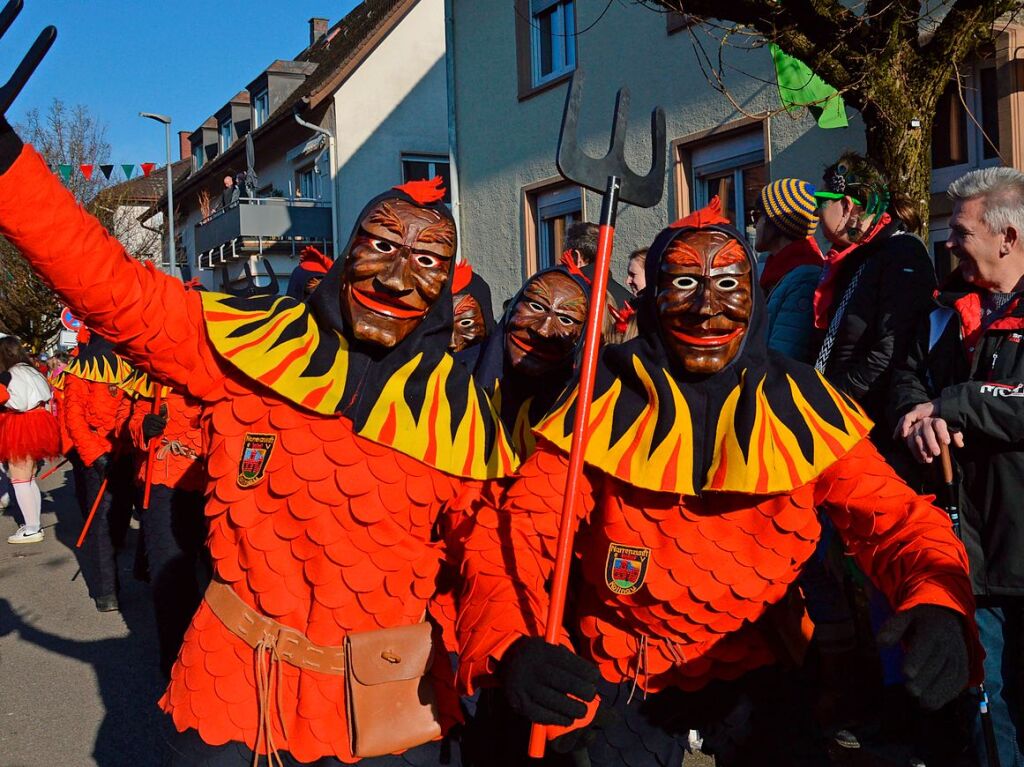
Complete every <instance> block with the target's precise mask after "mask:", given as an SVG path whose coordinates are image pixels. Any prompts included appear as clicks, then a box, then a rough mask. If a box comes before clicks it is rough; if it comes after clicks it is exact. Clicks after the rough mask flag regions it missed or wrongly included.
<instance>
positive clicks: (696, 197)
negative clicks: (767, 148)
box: [684, 128, 768, 232]
mask: <svg viewBox="0 0 1024 767" xmlns="http://www.w3.org/2000/svg"><path fill="white" fill-rule="evenodd" d="M684 151H686V152H688V153H689V166H690V169H691V175H692V177H691V179H690V189H691V193H692V204H693V209H694V210H697V209H700V208H703V207H704V206H705V205H707V204H708V203H709V202H710V201H711V198H713V197H714V196H715V195H718V197H719V199H720V200H721V201H722V215H724V216H725V217H726V218H728V219H729V221H730V222H731V223H732V224H733V226H735V227H736V228H737V229H739V230H740V231H741V232H742V231H745V229H746V227H747V223H748V218H749V216H750V211H751V210H753V208H754V204H755V203H756V201H757V198H758V195H759V194H760V193H761V189H762V187H764V185H765V184H767V183H768V167H767V166H766V165H765V161H764V134H763V132H762V130H761V129H760V128H757V129H756V130H752V131H746V132H743V133H739V134H736V135H732V136H728V137H725V138H722V139H718V140H709V141H705V142H701V143H700V144H698V145H696V146H693V147H687V148H685V150H684Z"/></svg>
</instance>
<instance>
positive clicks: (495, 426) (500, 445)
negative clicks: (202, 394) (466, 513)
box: [201, 293, 518, 479]
mask: <svg viewBox="0 0 1024 767" xmlns="http://www.w3.org/2000/svg"><path fill="white" fill-rule="evenodd" d="M201 298H202V302H203V315H204V319H205V323H206V331H207V334H208V336H209V339H210V342H211V343H212V345H213V348H214V350H215V351H216V352H217V354H218V355H220V356H221V357H222V358H223V359H224V360H225V361H227V362H228V363H230V364H231V365H232V366H233V367H235V368H237V369H238V370H239V371H241V372H242V373H244V374H245V375H246V376H247V377H249V378H251V379H253V380H255V381H258V382H259V383H261V384H263V385H264V386H267V387H268V388H270V389H271V390H273V391H274V392H275V393H277V394H278V395H280V396H281V397H284V398H285V399H287V400H288V401H290V402H293V403H294V404H296V405H299V406H300V407H303V408H306V409H308V410H312V411H314V412H317V413H320V414H322V415H334V414H335V413H336V412H337V410H338V409H339V403H340V402H341V401H342V399H343V395H344V394H345V387H346V383H347V377H348V375H349V364H348V355H347V353H346V352H347V350H348V344H347V342H346V340H345V338H344V336H342V335H341V334H340V333H337V332H336V331H324V330H322V329H321V327H320V326H319V325H318V324H317V323H316V321H315V319H314V317H313V315H312V313H311V312H309V311H308V310H307V308H306V306H305V305H303V304H296V303H295V302H294V301H293V300H291V299H289V298H287V297H284V296H282V297H280V298H278V299H277V300H276V301H274V303H273V304H272V306H271V309H270V310H269V312H268V311H267V310H266V309H265V308H260V307H258V306H253V307H242V308H239V302H238V301H237V299H235V298H234V297H232V296H228V295H224V294H218V293H203V294H202V295H201ZM228 302H231V303H230V304H229V303H228ZM286 328H287V329H288V332H287V333H284V330H285V329H286ZM324 332H332V333H333V334H334V336H336V338H334V339H331V340H332V344H330V347H331V348H332V350H333V351H332V352H331V356H330V357H329V358H327V359H326V360H324V359H323V357H324V344H323V341H324V339H323V338H322V336H321V334H322V333H324ZM315 355H318V356H319V357H320V358H321V364H320V365H318V366H317V371H318V372H315V373H311V372H310V366H309V362H310V359H311V358H312V357H314V356H315ZM422 361H423V355H422V354H417V355H414V356H413V357H412V358H411V359H410V360H409V361H408V362H407V363H406V364H404V365H403V366H401V367H400V368H399V369H398V370H397V371H396V372H395V373H394V374H392V375H391V377H390V378H389V379H388V380H387V382H386V384H385V385H384V386H383V387H382V388H381V390H380V391H379V392H371V391H364V392H362V393H361V394H360V396H376V400H375V402H374V404H373V406H372V408H371V410H370V415H369V417H368V418H367V419H366V421H365V423H363V424H354V426H355V429H356V433H357V434H359V435H360V436H361V437H364V438H365V439H368V440H370V441H372V442H376V443H377V444H381V445H387V446H388V447H392V448H394V449H396V450H398V451H400V452H402V453H404V454H405V455H408V456H411V457H413V458H416V459H417V460H420V461H422V462H423V463H426V464H427V465H430V466H433V467H435V468H437V469H440V470H441V471H444V472H446V473H449V474H453V475H455V476H460V477H467V478H473V479H493V478H496V477H504V476H508V475H509V474H511V473H513V472H514V471H515V469H516V468H517V467H518V459H517V457H516V454H515V452H514V450H513V449H512V447H511V446H510V445H509V443H508V440H507V438H506V436H505V434H504V431H503V430H502V429H501V428H500V425H499V423H498V417H497V415H496V414H495V413H494V411H493V408H491V405H490V402H489V401H488V400H487V399H486V397H482V396H479V395H478V391H477V389H476V387H475V386H474V385H473V384H472V382H471V379H468V378H467V379H466V380H467V384H466V387H467V391H466V392H464V393H463V397H464V399H463V405H462V407H460V409H459V410H458V411H454V410H453V408H452V407H451V404H450V402H449V398H448V395H447V394H446V390H447V389H448V387H449V386H450V385H451V382H452V380H453V379H452V371H453V365H454V364H455V362H454V360H453V359H452V358H451V356H449V355H445V356H443V357H442V359H441V362H440V363H439V364H438V365H437V366H436V367H435V368H434V369H433V370H430V371H429V372H427V374H426V377H427V385H426V395H425V397H424V398H423V403H422V405H421V406H413V405H412V404H410V401H409V398H408V397H407V396H406V391H407V388H406V387H407V384H409V382H410V380H411V379H412V378H413V376H414V375H415V376H422V375H423V374H424V371H422V370H420V366H421V364H422ZM455 380H457V379H455ZM488 419H490V424H491V429H490V434H491V435H495V436H493V437H488V433H489V431H488Z"/></svg>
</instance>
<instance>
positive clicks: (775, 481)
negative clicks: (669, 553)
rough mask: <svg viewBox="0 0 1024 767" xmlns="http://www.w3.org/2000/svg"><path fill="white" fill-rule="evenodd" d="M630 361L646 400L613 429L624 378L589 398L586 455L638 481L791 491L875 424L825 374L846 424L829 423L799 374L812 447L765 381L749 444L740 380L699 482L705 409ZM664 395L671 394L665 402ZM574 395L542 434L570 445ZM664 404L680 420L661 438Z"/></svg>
mask: <svg viewBox="0 0 1024 767" xmlns="http://www.w3.org/2000/svg"><path fill="white" fill-rule="evenodd" d="M632 361H633V366H634V369H635V370H636V373H637V375H638V377H639V378H640V380H641V381H642V382H643V385H644V388H645V390H646V393H647V404H646V406H645V407H644V408H643V409H642V410H641V412H640V413H639V414H638V415H637V416H636V417H635V419H634V420H633V421H632V423H631V424H629V425H628V427H627V428H626V429H625V431H621V429H619V430H613V419H614V416H615V412H616V404H617V401H618V398H619V395H620V394H621V390H622V385H621V382H620V381H619V380H617V379H616V380H615V381H613V382H612V384H611V385H610V386H609V387H608V388H607V390H605V391H604V392H603V393H602V394H600V395H599V396H598V397H597V398H596V399H595V400H594V402H593V404H592V405H591V411H590V425H589V429H588V440H587V450H586V455H585V458H584V459H585V461H586V463H587V464H589V465H591V466H593V467H595V468H597V469H599V470H601V471H603V472H604V473H606V474H610V475H611V476H614V477H616V478H618V479H621V480H622V481H624V482H628V483H629V484H631V485H634V486H637V487H642V488H646V489H648V490H654V491H658V492H669V493H677V494H680V495H695V494H697V493H698V492H704V491H720V492H735V493H756V494H773V493H785V492H791V491H792V490H794V489H795V488H797V487H800V486H801V485H804V484H806V483H807V482H810V481H811V480H812V479H814V478H815V477H817V476H818V475H819V474H820V473H821V472H822V471H824V470H825V469H826V468H827V467H828V466H830V465H831V464H832V463H834V462H835V461H836V460H838V459H839V458H841V457H842V456H843V455H845V454H846V453H847V452H849V451H850V450H851V449H852V448H853V447H854V445H856V444H857V443H858V442H860V441H861V440H862V439H863V438H864V437H865V436H867V434H868V432H869V431H870V429H871V425H872V424H871V421H870V419H869V418H868V417H867V416H866V415H864V413H863V411H861V410H860V408H859V407H857V405H855V404H854V403H853V402H852V401H851V400H849V399H848V398H847V397H845V396H844V395H842V394H841V393H840V392H838V391H836V390H835V389H833V388H832V387H831V386H829V385H828V384H827V383H826V382H825V380H824V379H823V378H821V383H822V385H823V386H824V389H825V392H826V393H827V395H828V396H829V398H830V402H831V403H832V404H833V405H834V406H835V407H836V408H837V409H838V411H839V413H840V414H841V416H842V420H843V426H842V427H838V426H835V425H833V424H832V423H830V422H829V420H827V419H826V418H825V417H824V416H823V415H822V414H821V413H820V412H819V410H818V409H817V408H815V407H814V406H813V405H812V404H811V402H810V401H809V400H808V398H807V397H805V396H804V395H803V393H802V392H801V391H800V388H799V386H798V385H797V383H796V382H795V381H794V380H793V378H792V377H791V376H787V381H788V384H789V387H790V390H791V392H792V395H793V400H794V403H795V404H796V407H797V409H798V411H799V412H800V414H801V415H802V416H803V418H804V420H805V422H806V424H807V426H808V428H809V430H810V432H811V435H812V439H813V448H812V449H811V450H810V451H809V452H805V450H804V449H802V448H801V447H800V445H799V444H798V441H797V438H796V437H795V436H794V434H793V431H792V429H790V428H789V427H788V426H787V425H786V422H785V421H784V420H783V419H782V418H781V417H780V416H779V414H778V413H777V412H776V410H775V409H774V408H773V406H772V403H771V402H770V401H769V398H768V397H767V396H766V395H765V392H764V381H763V380H762V381H760V382H759V384H758V386H757V388H756V397H757V399H756V407H755V409H754V425H753V429H752V430H751V431H750V438H749V440H747V443H746V444H741V443H740V438H739V434H740V432H739V430H737V429H736V427H735V418H734V417H735V414H736V410H737V406H738V403H739V399H740V394H741V392H742V391H743V386H742V385H740V386H737V387H736V388H735V389H734V390H733V391H732V392H731V393H730V394H729V396H728V398H727V399H726V402H725V405H724V406H723V407H722V409H721V411H720V413H719V416H718V420H717V423H716V424H714V434H715V440H714V444H713V448H712V449H713V455H712V461H711V464H710V467H709V469H708V471H707V473H706V475H705V477H704V478H703V483H702V484H701V485H700V487H695V486H694V485H695V482H694V479H693V477H694V463H693V460H694V459H693V449H692V445H693V437H694V428H695V427H694V416H695V415H696V416H698V417H700V416H701V414H693V413H691V412H690V408H689V405H688V403H687V401H686V398H685V397H684V396H683V394H682V392H681V391H680V389H679V387H678V385H677V384H676V382H675V381H674V380H673V378H672V377H671V376H670V375H669V373H668V372H667V371H665V370H664V369H660V368H658V369H654V370H649V369H648V368H647V367H645V366H644V365H643V363H642V362H641V360H640V358H639V357H637V356H634V357H633V360H632ZM654 376H662V377H663V378H664V380H663V381H661V382H659V383H660V384H661V385H660V386H658V385H655V381H654V378H653V377H654ZM819 378H820V376H819ZM666 393H667V395H666ZM666 396H667V397H669V398H670V400H671V401H668V402H662V401H661V400H662V399H664V398H665V397H666ZM576 397H577V392H573V393H572V394H571V395H570V396H569V397H567V398H566V399H565V401H564V402H563V403H562V404H561V405H560V406H559V407H558V408H557V409H555V410H554V411H552V412H551V414H550V415H549V416H548V417H547V419H545V420H544V422H543V423H541V424H540V426H539V427H538V428H537V429H536V434H537V436H539V437H543V438H544V439H546V440H548V441H550V442H552V443H553V444H555V445H556V446H558V447H559V448H561V449H562V450H564V451H566V452H568V451H569V449H570V445H571V443H572V427H573V424H572V421H571V414H572V412H574V410H575V408H574V407H573V405H574V403H575V401H576ZM663 408H670V411H669V412H673V413H674V414H675V421H674V424H673V426H672V428H670V429H668V430H667V433H665V434H664V436H662V437H661V438H660V439H658V438H657V437H656V424H657V421H658V414H659V412H661V411H662V409H663ZM701 428H703V427H701ZM619 432H621V433H619ZM616 435H618V436H616Z"/></svg>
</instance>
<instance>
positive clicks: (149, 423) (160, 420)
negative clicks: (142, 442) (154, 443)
mask: <svg viewBox="0 0 1024 767" xmlns="http://www.w3.org/2000/svg"><path fill="white" fill-rule="evenodd" d="M166 428H167V405H163V406H161V408H160V415H157V414H156V413H149V414H147V415H144V416H143V417H142V436H143V437H145V438H146V439H147V440H149V439H153V437H159V436H160V435H161V434H163V433H164V429H166Z"/></svg>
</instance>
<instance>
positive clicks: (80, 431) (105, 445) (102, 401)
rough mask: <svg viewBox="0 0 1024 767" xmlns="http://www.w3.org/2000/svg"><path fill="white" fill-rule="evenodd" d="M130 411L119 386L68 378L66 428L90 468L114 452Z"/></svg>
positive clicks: (65, 399)
mask: <svg viewBox="0 0 1024 767" xmlns="http://www.w3.org/2000/svg"><path fill="white" fill-rule="evenodd" d="M129 408H130V402H129V400H128V399H127V397H125V395H124V392H123V391H121V390H120V389H118V388H117V387H116V386H115V385H113V384H107V383H95V382H93V381H87V380H85V379H83V378H79V377H77V376H75V375H68V376H67V378H66V379H65V386H64V407H63V426H64V428H65V429H66V431H67V436H68V439H69V441H70V443H71V445H72V446H74V448H75V449H77V450H78V454H79V455H80V456H81V457H82V460H83V461H84V462H85V464H86V465H87V466H91V465H92V463H93V462H94V461H95V460H96V459H97V458H99V457H100V456H101V455H103V454H104V453H110V452H111V451H112V450H113V449H114V447H115V444H116V436H117V433H118V431H119V430H120V428H121V426H122V424H124V422H125V420H126V419H127V417H128V414H129Z"/></svg>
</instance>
